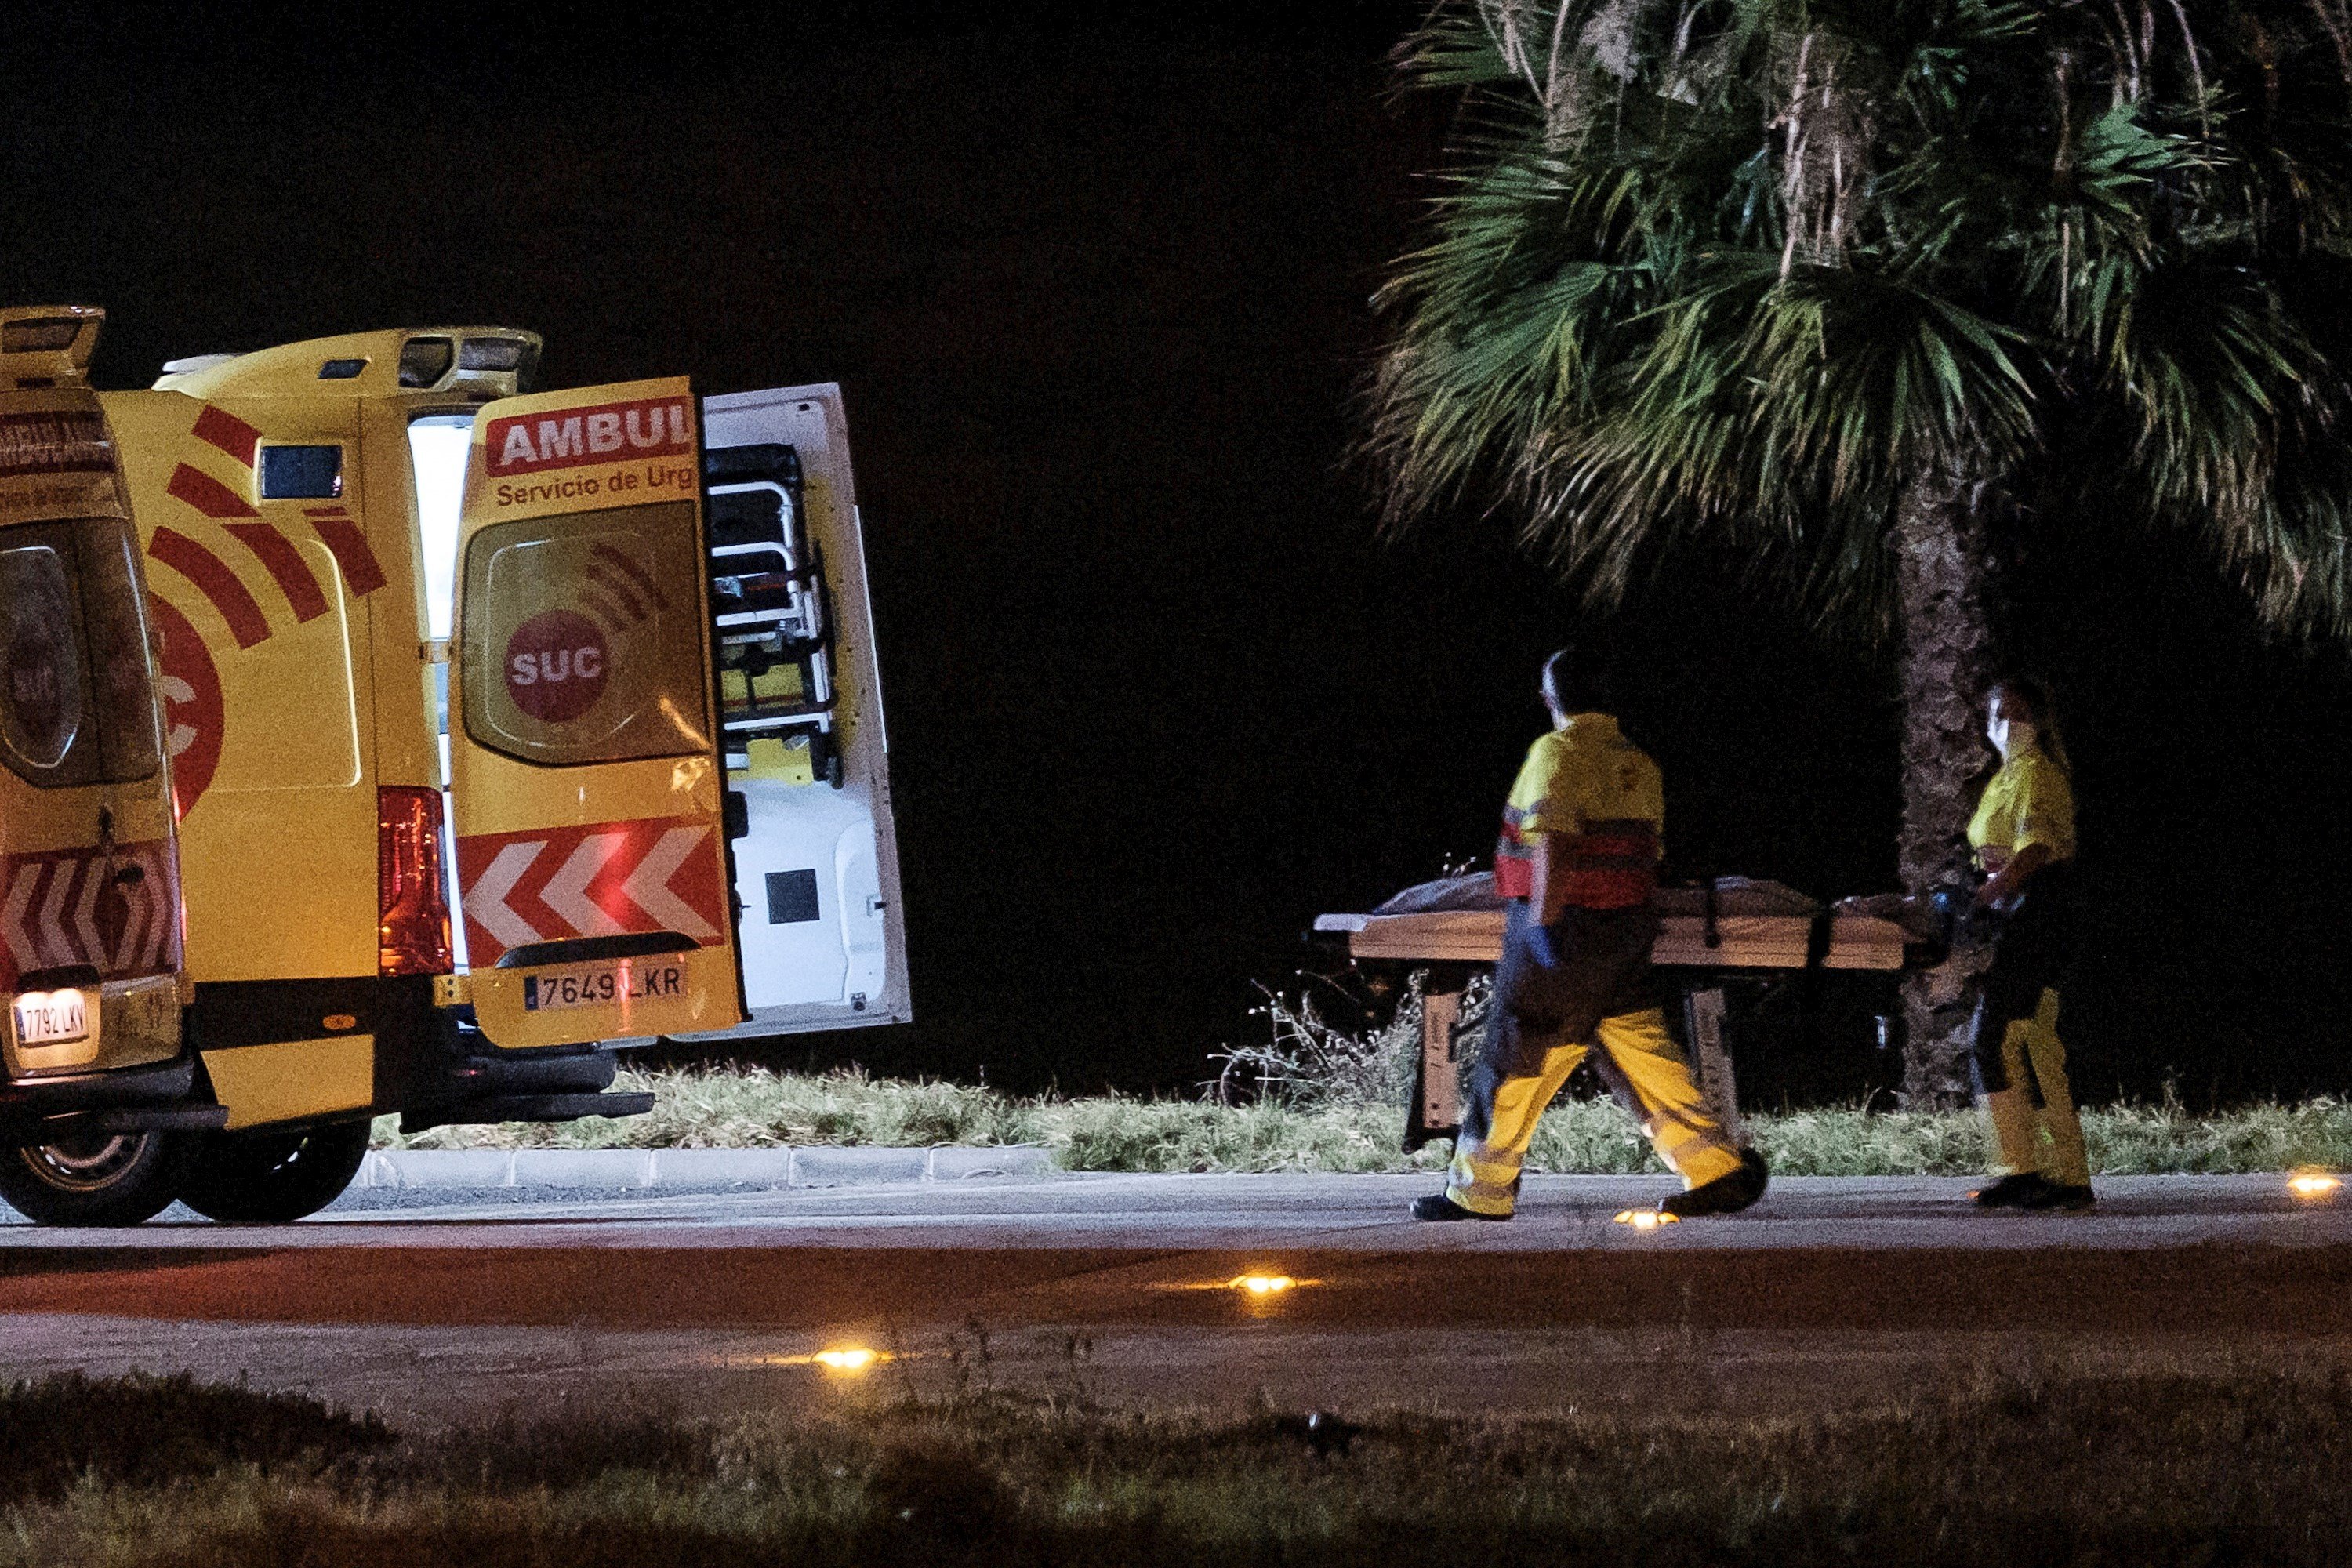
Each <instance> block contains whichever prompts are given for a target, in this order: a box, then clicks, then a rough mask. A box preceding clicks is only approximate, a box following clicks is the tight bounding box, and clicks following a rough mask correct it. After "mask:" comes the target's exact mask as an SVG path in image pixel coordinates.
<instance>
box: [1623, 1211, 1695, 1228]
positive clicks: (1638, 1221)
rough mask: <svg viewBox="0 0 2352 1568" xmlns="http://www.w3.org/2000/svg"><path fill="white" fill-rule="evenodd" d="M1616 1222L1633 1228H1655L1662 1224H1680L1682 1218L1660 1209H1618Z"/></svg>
mask: <svg viewBox="0 0 2352 1568" xmlns="http://www.w3.org/2000/svg"><path fill="white" fill-rule="evenodd" d="M1616 1223H1617V1224H1619V1225H1629V1226H1633V1228H1634V1229H1635V1230H1655V1229H1657V1228H1658V1227H1659V1226H1662V1225H1680V1224H1681V1223H1682V1219H1681V1216H1679V1215H1670V1214H1667V1213H1665V1212H1664V1210H1662V1209H1620V1210H1618V1211H1617V1221H1616Z"/></svg>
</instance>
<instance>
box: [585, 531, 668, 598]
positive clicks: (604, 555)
mask: <svg viewBox="0 0 2352 1568" xmlns="http://www.w3.org/2000/svg"><path fill="white" fill-rule="evenodd" d="M589 554H590V555H591V556H592V557H593V558H595V559H598V560H604V561H609V562H611V563H613V564H614V566H617V567H619V568H620V569H621V571H622V573H623V574H625V575H626V576H627V577H628V578H629V579H630V580H631V581H632V582H634V583H635V584H636V585H637V586H638V587H640V588H642V589H644V590H645V592H646V597H647V598H649V599H651V600H652V601H653V602H654V603H655V604H656V605H660V606H661V607H662V608H663V609H665V610H667V609H668V608H669V600H668V599H667V598H666V597H664V596H663V594H662V591H661V584H658V583H656V582H655V581H654V580H653V579H652V578H651V577H649V576H647V575H646V569H645V568H644V567H642V566H640V565H638V564H637V563H635V562H634V561H632V560H630V559H629V558H628V557H627V556H625V555H624V554H622V553H621V552H619V551H617V550H615V549H614V548H613V547H612V546H611V545H609V544H599V545H597V546H596V547H595V548H594V549H593V550H591V551H590V552H589Z"/></svg>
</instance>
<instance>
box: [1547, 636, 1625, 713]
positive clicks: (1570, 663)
mask: <svg viewBox="0 0 2352 1568" xmlns="http://www.w3.org/2000/svg"><path fill="white" fill-rule="evenodd" d="M1610 697H1611V692H1610V680H1609V668H1608V660H1607V658H1605V657H1604V656H1602V655H1600V654H1597V653H1593V652H1590V651H1588V650H1585V649H1582V648H1572V647H1564V648H1562V649H1560V650H1559V652H1558V653H1556V654H1554V655H1552V656H1551V657H1550V658H1548V659H1546V660H1544V667H1543V700H1544V706H1545V707H1547V708H1549V709H1550V710H1551V721H1552V722H1553V723H1554V724H1555V725H1558V724H1562V723H1565V722H1566V721H1568V718H1569V716H1570V714H1573V713H1596V712H1606V711H1607V710H1608V709H1609V706H1610Z"/></svg>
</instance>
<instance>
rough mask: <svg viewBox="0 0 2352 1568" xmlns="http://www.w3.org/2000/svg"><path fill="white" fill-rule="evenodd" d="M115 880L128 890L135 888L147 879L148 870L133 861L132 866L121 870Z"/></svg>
mask: <svg viewBox="0 0 2352 1568" xmlns="http://www.w3.org/2000/svg"><path fill="white" fill-rule="evenodd" d="M114 879H115V880H116V881H118V882H120V883H121V884H122V885H123V886H124V887H126V888H135V887H137V886H138V885H139V884H140V883H142V882H143V881H145V880H146V879H147V868H146V867H144V866H142V865H141V864H140V863H139V862H138V861H136V860H133V861H132V862H131V864H130V865H128V866H124V867H121V868H118V869H117V870H116V871H115V873H114Z"/></svg>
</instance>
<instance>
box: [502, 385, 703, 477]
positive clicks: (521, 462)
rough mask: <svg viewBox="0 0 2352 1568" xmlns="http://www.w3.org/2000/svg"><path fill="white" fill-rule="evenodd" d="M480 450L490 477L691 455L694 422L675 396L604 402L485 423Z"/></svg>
mask: <svg viewBox="0 0 2352 1568" xmlns="http://www.w3.org/2000/svg"><path fill="white" fill-rule="evenodd" d="M483 440H484V445H485V447H486V451H487V457H488V464H489V471H490V475H491V477H492V478H494V479H495V478H502V477H504V476H506V475H509V474H529V473H537V472H539V471H541V470H542V469H546V468H575V467H578V466H580V465H582V464H585V463H609V462H613V461H614V460H616V459H619V458H652V457H661V456H667V455H668V454H671V453H678V452H691V451H693V450H694V417H693V413H692V411H691V410H690V409H689V408H688V405H687V403H686V400H685V399H684V398H678V397H656V398H646V399H640V400H638V401H636V402H633V403H606V404H601V405H597V406H595V407H593V408H566V409H562V410H558V411H556V412H554V413H551V414H513V415H509V416H506V417H505V418H502V419H493V420H491V421H490V426H489V429H488V431H486V432H485V433H484V437H483Z"/></svg>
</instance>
